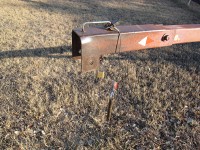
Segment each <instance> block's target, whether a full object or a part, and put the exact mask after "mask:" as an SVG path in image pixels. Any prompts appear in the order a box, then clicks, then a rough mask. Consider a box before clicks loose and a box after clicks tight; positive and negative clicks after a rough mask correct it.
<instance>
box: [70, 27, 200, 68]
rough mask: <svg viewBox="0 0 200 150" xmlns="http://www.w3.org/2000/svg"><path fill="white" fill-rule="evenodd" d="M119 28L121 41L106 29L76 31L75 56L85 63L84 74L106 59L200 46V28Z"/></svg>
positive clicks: (74, 41)
mask: <svg viewBox="0 0 200 150" xmlns="http://www.w3.org/2000/svg"><path fill="white" fill-rule="evenodd" d="M83 28H84V27H83ZM116 28H117V29H118V30H119V31H120V37H119V33H118V32H117V31H116V30H107V29H105V28H104V27H88V28H85V29H84V30H83V29H74V30H73V31H72V56H73V57H74V58H80V59H81V64H82V67H81V68H82V72H87V71H91V70H95V69H97V68H98V67H99V63H100V57H101V56H102V55H106V54H111V53H116V52H119V51H120V52H126V51H133V50H142V49H148V48H157V47H165V46H171V45H173V44H180V43H190V42H200V24H191V25H152V24H149V25H132V26H117V27H116ZM116 47H117V49H116Z"/></svg>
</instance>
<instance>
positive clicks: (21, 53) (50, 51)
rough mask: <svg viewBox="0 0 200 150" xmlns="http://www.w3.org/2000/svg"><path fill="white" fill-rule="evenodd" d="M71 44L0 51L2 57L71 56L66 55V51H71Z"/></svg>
mask: <svg viewBox="0 0 200 150" xmlns="http://www.w3.org/2000/svg"><path fill="white" fill-rule="evenodd" d="M70 51H71V47H70V46H58V47H48V48H36V49H27V50H13V51H3V52H1V51H0V59H4V58H16V57H48V58H71V56H69V55H65V54H64V53H65V52H70Z"/></svg>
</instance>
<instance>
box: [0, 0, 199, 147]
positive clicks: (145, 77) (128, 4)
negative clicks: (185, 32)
mask: <svg viewBox="0 0 200 150" xmlns="http://www.w3.org/2000/svg"><path fill="white" fill-rule="evenodd" d="M184 2H185V3H187V2H186V0H177V1H176V2H175V1H174V0H168V1H166V0H154V1H149V0H135V1H131V0H124V1H120V0H117V1H116V0H115V1H114V0H111V1H98V0H91V1H87V0H79V1H78V0H77V1H68V0H33V1H32V0H23V1H22V0H9V1H8V0H0V62H1V63H0V148H1V149H59V148H60V149H198V148H199V147H200V126H199V120H200V67H199V66H200V44H199V43H193V44H185V45H175V46H172V47H167V48H159V49H151V50H144V51H140V52H131V53H124V54H120V55H112V56H108V57H106V58H105V60H104V63H103V66H104V68H105V70H106V78H105V79H104V80H102V81H99V82H96V79H95V74H94V73H87V74H80V72H79V71H80V62H76V61H74V60H72V59H71V30H72V29H73V28H75V27H80V26H81V24H82V23H83V22H85V21H91V20H115V19H120V20H121V24H145V23H158V24H161V23H163V24H184V23H199V20H200V9H199V8H200V6H199V5H195V4H194V3H192V4H191V6H190V7H188V6H187V5H185V4H184ZM118 57H120V58H121V59H120V60H121V61H120V64H119V66H118V65H115V64H117V63H118ZM126 68H128V75H127V74H126ZM112 80H122V81H121V82H120V88H119V93H118V95H117V98H116V101H115V108H114V111H113V115H112V120H111V122H110V124H108V123H107V122H106V120H105V116H106V109H107V103H108V98H109V94H110V90H111V88H112V87H111V83H112Z"/></svg>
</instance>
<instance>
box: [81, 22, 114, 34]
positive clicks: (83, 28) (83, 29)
mask: <svg viewBox="0 0 200 150" xmlns="http://www.w3.org/2000/svg"><path fill="white" fill-rule="evenodd" d="M107 23H108V24H112V22H111V21H94V22H85V23H83V27H82V31H83V32H85V25H86V24H107Z"/></svg>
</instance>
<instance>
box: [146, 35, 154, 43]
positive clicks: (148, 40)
mask: <svg viewBox="0 0 200 150" xmlns="http://www.w3.org/2000/svg"><path fill="white" fill-rule="evenodd" d="M152 42H154V40H152V39H151V38H149V37H148V38H147V41H146V44H149V43H152Z"/></svg>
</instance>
